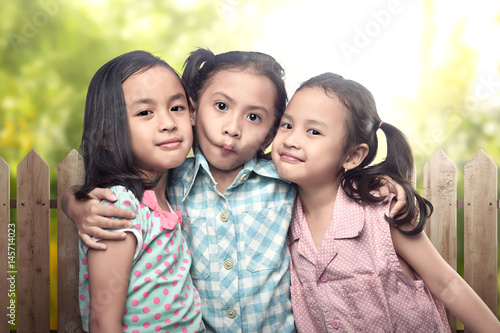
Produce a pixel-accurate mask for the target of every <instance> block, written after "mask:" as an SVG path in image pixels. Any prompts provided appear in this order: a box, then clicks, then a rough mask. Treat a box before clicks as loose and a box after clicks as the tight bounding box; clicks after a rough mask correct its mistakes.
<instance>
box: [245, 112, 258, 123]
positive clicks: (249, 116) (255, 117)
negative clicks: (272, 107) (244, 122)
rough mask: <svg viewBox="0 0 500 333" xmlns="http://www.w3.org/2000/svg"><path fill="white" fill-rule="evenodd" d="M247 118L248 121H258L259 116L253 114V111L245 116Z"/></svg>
mask: <svg viewBox="0 0 500 333" xmlns="http://www.w3.org/2000/svg"><path fill="white" fill-rule="evenodd" d="M247 118H248V119H250V121H259V120H260V116H259V115H258V114H255V113H251V114H249V115H248V116H247Z"/></svg>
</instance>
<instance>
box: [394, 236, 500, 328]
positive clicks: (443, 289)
mask: <svg viewBox="0 0 500 333" xmlns="http://www.w3.org/2000/svg"><path fill="white" fill-rule="evenodd" d="M391 235H392V240H393V243H394V248H395V249H396V253H397V254H398V255H399V256H401V257H402V258H403V259H404V260H405V261H406V262H407V263H408V264H409V265H410V266H411V267H412V268H413V269H414V270H415V271H416V272H417V273H418V275H419V276H420V277H421V278H422V279H423V280H424V281H425V284H426V285H427V286H428V288H429V289H430V291H431V292H432V294H433V295H434V296H436V297H437V298H438V299H439V300H440V301H441V302H443V304H444V306H445V307H446V308H447V309H448V310H449V311H451V313H453V315H455V316H456V317H457V318H458V319H459V320H460V321H461V322H462V323H463V324H464V326H465V327H466V328H467V329H469V330H471V331H473V332H500V322H499V321H498V319H497V318H496V316H495V315H494V314H493V312H491V310H490V309H489V308H488V307H487V306H486V304H485V303H484V302H483V301H482V300H481V298H480V297H479V296H478V295H477V294H476V292H475V291H474V290H473V289H472V288H471V287H470V286H469V285H468V284H467V283H466V282H465V280H464V279H462V277H461V276H460V275H459V274H458V273H457V272H456V271H455V270H454V269H453V268H452V267H451V266H450V265H448V263H447V262H446V261H445V260H444V259H443V258H442V257H441V255H440V254H439V252H438V251H437V250H436V248H435V247H434V246H433V245H432V243H431V241H430V240H429V238H428V237H427V235H426V234H425V233H424V232H421V233H420V234H418V235H415V236H407V235H405V234H403V233H401V232H400V231H399V230H398V229H397V228H395V227H391Z"/></svg>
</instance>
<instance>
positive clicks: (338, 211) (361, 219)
mask: <svg viewBox="0 0 500 333" xmlns="http://www.w3.org/2000/svg"><path fill="white" fill-rule="evenodd" d="M293 214H294V216H293V219H294V223H292V224H291V226H290V236H291V239H290V241H291V243H292V242H294V241H295V240H297V239H299V238H301V236H302V228H308V226H307V222H306V220H305V215H304V210H303V208H302V202H301V201H300V198H299V196H298V195H297V198H296V200H295V207H294V213H293ZM332 223H334V225H333V238H334V239H342V238H355V237H357V236H359V235H360V234H361V232H362V230H363V227H364V225H365V210H364V207H363V205H362V204H358V203H357V202H356V201H354V200H353V199H351V198H349V197H348V196H347V195H346V194H345V193H344V190H342V187H340V186H339V189H338V192H337V198H336V199H335V207H334V209H333V216H332ZM329 229H330V227H329ZM326 236H327V235H325V237H326Z"/></svg>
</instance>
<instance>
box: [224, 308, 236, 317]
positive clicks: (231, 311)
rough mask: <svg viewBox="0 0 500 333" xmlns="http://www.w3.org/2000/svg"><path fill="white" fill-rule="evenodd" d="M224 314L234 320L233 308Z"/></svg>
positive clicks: (234, 312)
mask: <svg viewBox="0 0 500 333" xmlns="http://www.w3.org/2000/svg"><path fill="white" fill-rule="evenodd" d="M226 314H227V316H228V317H229V318H234V317H236V311H234V309H233V308H229V309H227V311H226Z"/></svg>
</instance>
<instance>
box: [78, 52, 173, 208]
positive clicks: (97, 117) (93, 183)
mask: <svg viewBox="0 0 500 333" xmlns="http://www.w3.org/2000/svg"><path fill="white" fill-rule="evenodd" d="M156 66H162V67H165V68H167V69H169V70H171V71H172V72H173V73H175V74H176V75H177V76H178V74H177V73H176V72H175V70H174V69H173V68H172V67H171V66H170V65H168V64H167V63H166V62H165V61H163V60H162V59H160V58H158V57H156V56H154V55H152V54H151V53H148V52H145V51H132V52H128V53H125V54H122V55H120V56H118V57H116V58H114V59H112V60H110V61H109V62H107V63H106V64H105V65H104V66H102V67H101V68H100V69H99V70H98V71H97V72H96V73H95V75H94V77H93V78H92V80H91V81H90V84H89V88H88V92H87V99H86V102H85V116H84V122H83V134H82V142H81V146H80V150H81V151H82V152H83V161H84V166H85V182H84V184H83V186H82V187H81V188H80V190H79V191H77V192H76V193H75V196H76V197H77V198H79V199H88V198H89V197H88V193H89V192H90V191H92V190H93V189H94V188H96V187H110V186H114V185H122V186H124V187H126V188H128V189H129V190H130V191H132V192H133V193H134V195H135V196H136V197H137V198H139V199H140V198H142V194H143V192H144V190H147V189H151V188H153V187H154V185H156V183H157V182H158V179H156V180H154V181H152V182H146V181H144V180H143V179H142V177H141V176H142V175H143V174H142V172H141V171H140V170H139V169H138V168H136V166H135V164H134V159H133V156H132V151H131V149H130V135H129V130H128V120H127V110H126V105H125V97H124V94H123V88H122V83H123V82H125V81H126V80H127V79H128V78H129V77H131V76H132V75H134V74H138V73H142V72H144V71H147V70H148V69H150V68H153V67H156ZM179 80H180V79H179Z"/></svg>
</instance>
